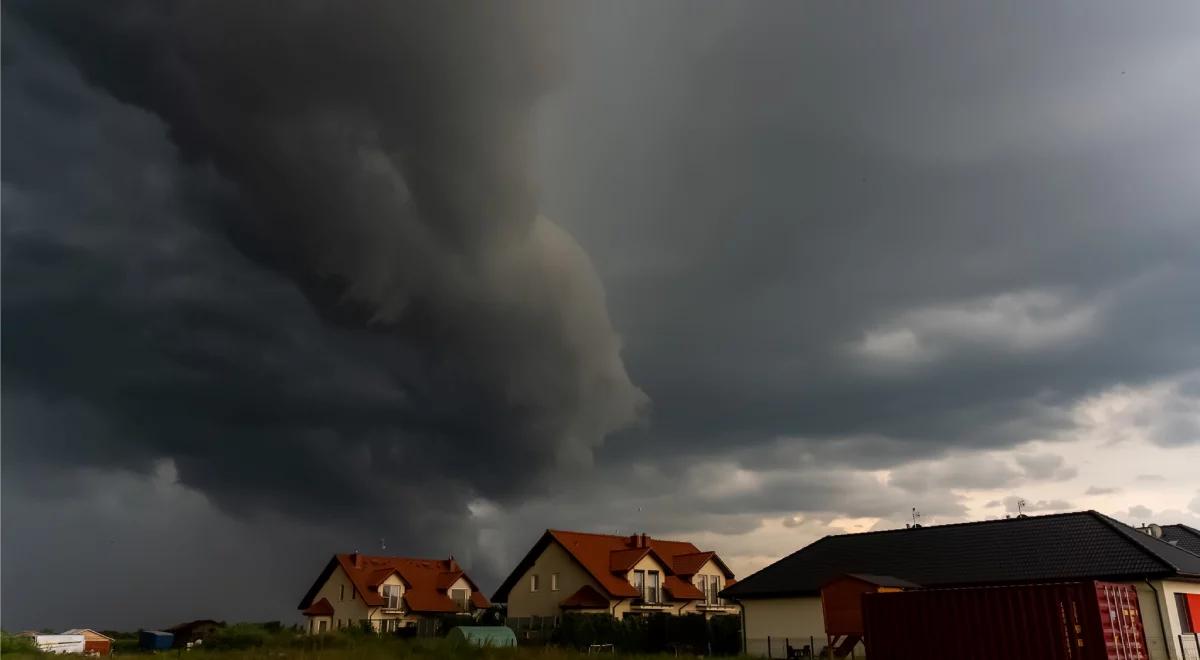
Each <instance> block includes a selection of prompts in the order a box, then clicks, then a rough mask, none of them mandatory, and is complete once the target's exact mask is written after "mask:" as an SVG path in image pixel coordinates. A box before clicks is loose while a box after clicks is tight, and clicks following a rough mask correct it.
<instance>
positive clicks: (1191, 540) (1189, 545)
mask: <svg viewBox="0 0 1200 660" xmlns="http://www.w3.org/2000/svg"><path fill="white" fill-rule="evenodd" d="M1162 532H1163V533H1162V540H1164V541H1166V542H1167V543H1172V544H1174V545H1175V546H1176V547H1179V548H1183V549H1184V550H1187V551H1188V552H1191V553H1192V554H1194V555H1200V529H1196V528H1195V527H1188V526H1187V525H1163V526H1162Z"/></svg>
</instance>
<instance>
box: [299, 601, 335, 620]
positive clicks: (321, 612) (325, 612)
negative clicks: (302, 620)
mask: <svg viewBox="0 0 1200 660" xmlns="http://www.w3.org/2000/svg"><path fill="white" fill-rule="evenodd" d="M300 613H301V614H303V615H304V616H333V605H331V604H330V603H329V599H328V598H322V599H321V600H318V601H317V602H315V603H313V604H312V605H309V606H308V607H307V608H305V609H304V611H302V612H300Z"/></svg>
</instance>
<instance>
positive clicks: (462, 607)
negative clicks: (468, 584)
mask: <svg viewBox="0 0 1200 660" xmlns="http://www.w3.org/2000/svg"><path fill="white" fill-rule="evenodd" d="M468 593H470V592H469V591H467V590H466V589H451V590H450V600H452V601H454V604H455V605H457V606H458V609H459V611H462V612H466V611H467V594H468Z"/></svg>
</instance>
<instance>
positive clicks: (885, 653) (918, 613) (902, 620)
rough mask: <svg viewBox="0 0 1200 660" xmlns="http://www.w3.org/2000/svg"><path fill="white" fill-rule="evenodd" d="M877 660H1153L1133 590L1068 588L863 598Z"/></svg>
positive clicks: (1097, 585)
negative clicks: (1150, 659)
mask: <svg viewBox="0 0 1200 660" xmlns="http://www.w3.org/2000/svg"><path fill="white" fill-rule="evenodd" d="M863 625H864V628H865V642H866V649H867V657H868V658H870V660H937V659H941V658H945V659H946V660H992V659H995V660H1014V659H1016V658H1020V659H1021V660H1148V658H1149V655H1148V651H1147V650H1146V635H1145V632H1144V630H1143V628H1142V613H1141V610H1140V609H1139V608H1138V600H1137V590H1136V588H1135V587H1134V586H1133V585H1129V584H1115V583H1111V582H1067V583H1058V584H1029V585H1018V586H1004V587H971V588H963V589H926V590H919V591H903V592H899V593H874V594H864V595H863Z"/></svg>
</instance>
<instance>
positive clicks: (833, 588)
mask: <svg viewBox="0 0 1200 660" xmlns="http://www.w3.org/2000/svg"><path fill="white" fill-rule="evenodd" d="M918 588H920V585H917V584H914V583H912V582H909V581H908V580H901V579H900V578H896V577H892V576H890V575H869V574H866V573H847V574H846V575H841V576H838V577H835V578H833V579H832V580H829V581H828V582H826V583H825V584H823V585H821V615H822V616H823V617H824V618H825V634H826V635H827V636H828V640H827V642H828V644H829V646H830V647H831V648H833V652H834V655H836V656H838V657H845V656H846V655H848V654H849V653H850V652H851V650H852V649H853V648H854V647H855V645H857V644H858V643H859V642H861V641H862V639H863V631H864V626H863V608H862V599H863V595H864V594H873V593H887V592H891V591H905V590H908V589H918Z"/></svg>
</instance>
